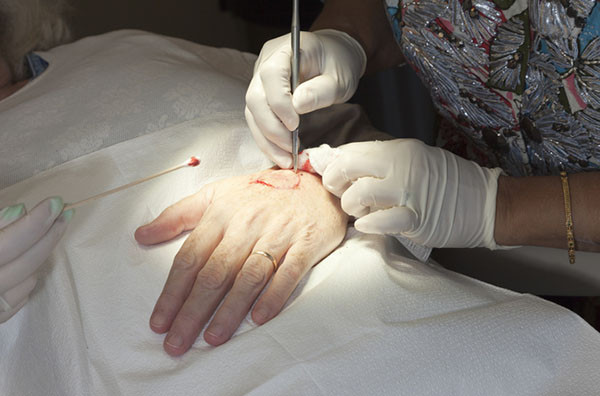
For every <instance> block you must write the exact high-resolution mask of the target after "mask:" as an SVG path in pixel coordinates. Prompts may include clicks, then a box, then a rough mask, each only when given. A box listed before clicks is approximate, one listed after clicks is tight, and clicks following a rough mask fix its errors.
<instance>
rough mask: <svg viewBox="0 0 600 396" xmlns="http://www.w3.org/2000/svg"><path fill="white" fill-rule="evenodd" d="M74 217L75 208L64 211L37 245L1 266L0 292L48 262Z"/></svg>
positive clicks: (19, 281) (21, 280)
mask: <svg viewBox="0 0 600 396" xmlns="http://www.w3.org/2000/svg"><path fill="white" fill-rule="evenodd" d="M72 217H73V209H71V210H67V211H66V212H64V213H63V214H62V215H60V217H59V218H58V219H56V221H55V222H54V224H53V225H52V227H51V228H50V230H48V232H47V233H46V234H45V235H44V236H43V237H42V238H41V239H40V240H39V241H38V242H37V243H36V244H35V245H33V246H32V247H31V248H30V249H29V250H27V251H26V252H25V253H23V254H22V255H21V256H19V257H18V258H16V259H14V260H13V261H11V262H9V263H7V264H5V265H4V266H2V267H0V293H4V292H6V291H7V290H9V289H11V288H13V287H14V286H15V285H17V284H19V283H21V282H23V281H24V280H25V279H27V278H28V277H29V276H31V275H32V274H33V273H34V272H35V271H37V270H38V269H39V267H40V266H41V265H42V264H44V263H45V262H46V259H47V258H48V256H49V255H50V253H51V252H52V250H53V249H54V247H55V246H56V244H57V243H58V241H59V240H60V238H61V237H62V236H63V234H64V233H65V231H66V229H67V224H68V223H69V221H70V220H71V218H72Z"/></svg>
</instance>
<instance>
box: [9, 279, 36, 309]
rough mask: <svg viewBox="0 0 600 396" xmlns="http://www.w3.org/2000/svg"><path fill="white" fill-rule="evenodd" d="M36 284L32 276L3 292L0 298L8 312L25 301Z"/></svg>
mask: <svg viewBox="0 0 600 396" xmlns="http://www.w3.org/2000/svg"><path fill="white" fill-rule="evenodd" d="M36 283H37V276H36V275H35V274H34V275H32V276H30V277H28V278H27V279H25V280H24V281H23V282H21V283H19V284H18V285H16V286H15V287H13V288H12V289H10V290H8V291H6V292H4V293H3V294H2V295H0V297H2V299H4V303H5V304H7V305H8V308H9V309H8V311H11V310H12V309H13V307H17V306H19V304H20V303H21V302H22V301H23V300H25V299H27V297H28V296H29V294H30V293H31V291H32V290H33V288H34V287H35V285H36ZM1 308H2V307H1V306H0V312H2V309H1Z"/></svg>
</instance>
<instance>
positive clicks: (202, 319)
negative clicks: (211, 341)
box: [164, 235, 254, 356]
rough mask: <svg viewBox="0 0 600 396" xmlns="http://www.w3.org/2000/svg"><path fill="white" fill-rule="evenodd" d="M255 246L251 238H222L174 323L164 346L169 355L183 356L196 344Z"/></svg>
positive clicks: (201, 271) (199, 274)
mask: <svg viewBox="0 0 600 396" xmlns="http://www.w3.org/2000/svg"><path fill="white" fill-rule="evenodd" d="M240 241H244V242H243V243H240ZM253 244H254V240H253V239H252V238H248V237H246V238H240V237H239V235H238V236H237V237H236V236H233V235H232V236H226V237H224V238H223V242H222V243H221V244H219V246H218V247H217V248H216V249H215V250H214V252H213V254H212V255H211V256H210V258H209V259H208V261H207V262H206V264H205V265H204V267H203V268H202V269H201V270H200V272H199V273H198V276H197V277H196V279H195V282H194V285H193V287H192V289H191V291H190V293H189V296H188V297H187V299H186V300H185V302H184V303H183V305H182V306H181V309H180V310H179V312H178V313H177V316H176V317H175V319H174V320H173V324H172V325H171V328H170V330H169V334H167V337H166V338H165V343H164V349H165V351H166V352H167V353H168V354H169V355H171V356H179V355H182V354H183V353H185V352H186V351H187V350H188V349H190V347H191V346H192V345H193V344H194V342H195V341H196V339H197V338H198V335H200V332H201V331H202V329H203V328H204V326H205V325H206V323H207V322H208V321H209V320H210V318H211V316H212V314H213V313H214V312H215V310H216V309H217V307H218V306H219V304H220V302H221V301H222V300H223V297H224V296H225V295H226V294H227V292H228V291H229V289H230V288H231V285H232V284H233V281H234V279H235V275H236V274H237V273H238V271H239V268H240V266H241V265H242V263H243V262H244V259H245V258H246V257H247V256H248V254H250V249H251V248H252V245H253Z"/></svg>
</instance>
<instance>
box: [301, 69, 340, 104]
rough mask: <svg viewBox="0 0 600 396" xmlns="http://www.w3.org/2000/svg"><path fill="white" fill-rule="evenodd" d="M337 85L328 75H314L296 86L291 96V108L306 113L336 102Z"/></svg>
mask: <svg viewBox="0 0 600 396" xmlns="http://www.w3.org/2000/svg"><path fill="white" fill-rule="evenodd" d="M337 98H338V85H337V83H336V81H335V80H334V79H333V78H332V77H331V76H329V75H326V74H323V75H320V76H317V77H314V78H312V79H310V80H308V81H306V82H304V83H302V84H300V85H299V86H298V88H297V89H296V91H295V92H294V95H293V97H292V104H293V108H294V109H295V111H296V112H298V114H306V113H310V112H311V111H315V110H318V109H322V108H324V107H328V106H331V105H332V104H334V103H337Z"/></svg>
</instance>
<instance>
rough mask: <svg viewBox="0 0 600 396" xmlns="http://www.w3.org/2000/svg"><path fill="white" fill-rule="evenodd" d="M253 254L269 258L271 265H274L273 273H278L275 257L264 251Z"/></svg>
mask: <svg viewBox="0 0 600 396" xmlns="http://www.w3.org/2000/svg"><path fill="white" fill-rule="evenodd" d="M252 254H258V255H260V256H263V257H266V258H268V259H269V260H270V261H271V264H273V272H275V271H277V260H275V257H273V256H272V255H270V254H269V253H267V252H264V251H262V250H257V251H255V252H252Z"/></svg>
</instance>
